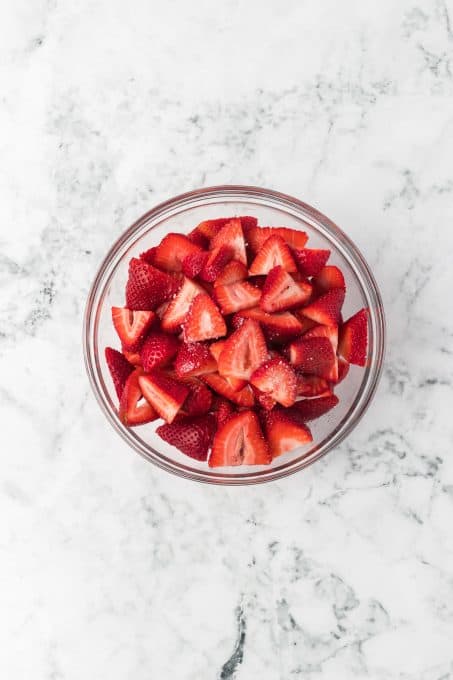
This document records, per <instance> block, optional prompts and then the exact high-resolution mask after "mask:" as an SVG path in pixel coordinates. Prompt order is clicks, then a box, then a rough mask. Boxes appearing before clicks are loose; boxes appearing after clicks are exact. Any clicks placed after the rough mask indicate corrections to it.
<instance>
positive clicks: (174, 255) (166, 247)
mask: <svg viewBox="0 0 453 680" xmlns="http://www.w3.org/2000/svg"><path fill="white" fill-rule="evenodd" d="M199 252H201V248H200V246H197V245H196V243H193V242H192V241H189V239H188V238H187V236H184V234H167V235H166V236H165V237H164V238H163V239H162V241H161V242H160V244H159V245H158V246H157V250H156V252H155V254H154V264H155V266H156V267H159V268H160V269H164V270H165V271H173V272H180V271H181V270H182V263H183V262H184V259H185V258H186V257H187V256H188V255H192V254H193V253H199Z"/></svg>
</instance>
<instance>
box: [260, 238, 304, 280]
mask: <svg viewBox="0 0 453 680" xmlns="http://www.w3.org/2000/svg"><path fill="white" fill-rule="evenodd" d="M277 265H280V266H281V267H282V268H283V269H284V270H285V271H287V272H295V271H297V267H296V264H295V262H294V259H293V256H292V255H291V251H290V249H289V247H288V245H287V244H286V243H285V241H284V240H283V239H282V237H281V236H270V237H269V238H268V239H267V241H265V242H264V244H263V245H262V247H261V248H260V250H259V252H258V255H257V256H256V257H255V259H254V260H253V262H252V264H251V266H250V270H249V272H250V274H251V275H256V274H268V273H269V272H270V270H271V269H273V268H274V267H276V266H277Z"/></svg>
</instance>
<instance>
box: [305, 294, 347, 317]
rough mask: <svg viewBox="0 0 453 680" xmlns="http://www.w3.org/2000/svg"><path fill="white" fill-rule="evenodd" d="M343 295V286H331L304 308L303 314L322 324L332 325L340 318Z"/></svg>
mask: <svg viewBox="0 0 453 680" xmlns="http://www.w3.org/2000/svg"><path fill="white" fill-rule="evenodd" d="M344 296H345V290H344V288H332V290H329V291H328V292H327V293H325V294H324V295H321V297H319V298H318V299H317V300H315V301H314V302H312V303H311V304H309V305H307V307H305V308H304V310H303V313H304V316H306V317H308V318H309V319H312V321H316V322H317V323H320V324H322V325H324V326H334V325H336V324H338V322H339V320H340V312H341V308H342V306H343V302H344Z"/></svg>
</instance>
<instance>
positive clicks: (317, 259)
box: [293, 248, 330, 276]
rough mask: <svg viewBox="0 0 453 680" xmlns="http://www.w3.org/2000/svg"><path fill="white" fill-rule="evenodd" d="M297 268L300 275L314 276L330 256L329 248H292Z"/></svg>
mask: <svg viewBox="0 0 453 680" xmlns="http://www.w3.org/2000/svg"><path fill="white" fill-rule="evenodd" d="M293 257H294V259H295V260H296V264H297V268H298V270H299V272H300V273H301V274H302V276H316V275H317V274H319V272H320V271H321V269H322V268H323V267H324V265H325V264H326V262H327V260H328V259H329V257H330V250H322V249H318V248H301V249H299V250H293Z"/></svg>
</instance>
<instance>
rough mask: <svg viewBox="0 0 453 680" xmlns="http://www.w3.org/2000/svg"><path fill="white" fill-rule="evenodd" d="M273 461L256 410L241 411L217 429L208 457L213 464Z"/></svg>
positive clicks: (252, 463) (261, 463)
mask: <svg viewBox="0 0 453 680" xmlns="http://www.w3.org/2000/svg"><path fill="white" fill-rule="evenodd" d="M270 462H271V455H270V452H269V448H268V446H267V443H266V440H265V439H264V437H263V433H262V431H261V427H260V424H259V420H258V417H257V415H256V413H254V412H253V411H243V412H242V413H238V414H237V415H235V416H233V417H232V418H230V419H229V420H228V421H227V422H226V423H225V424H224V425H223V426H222V427H221V428H220V429H219V430H217V432H216V434H215V436H214V441H213V444H212V451H211V455H210V456H209V461H208V463H209V466H210V467H224V466H229V465H268V464H269V463H270Z"/></svg>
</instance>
